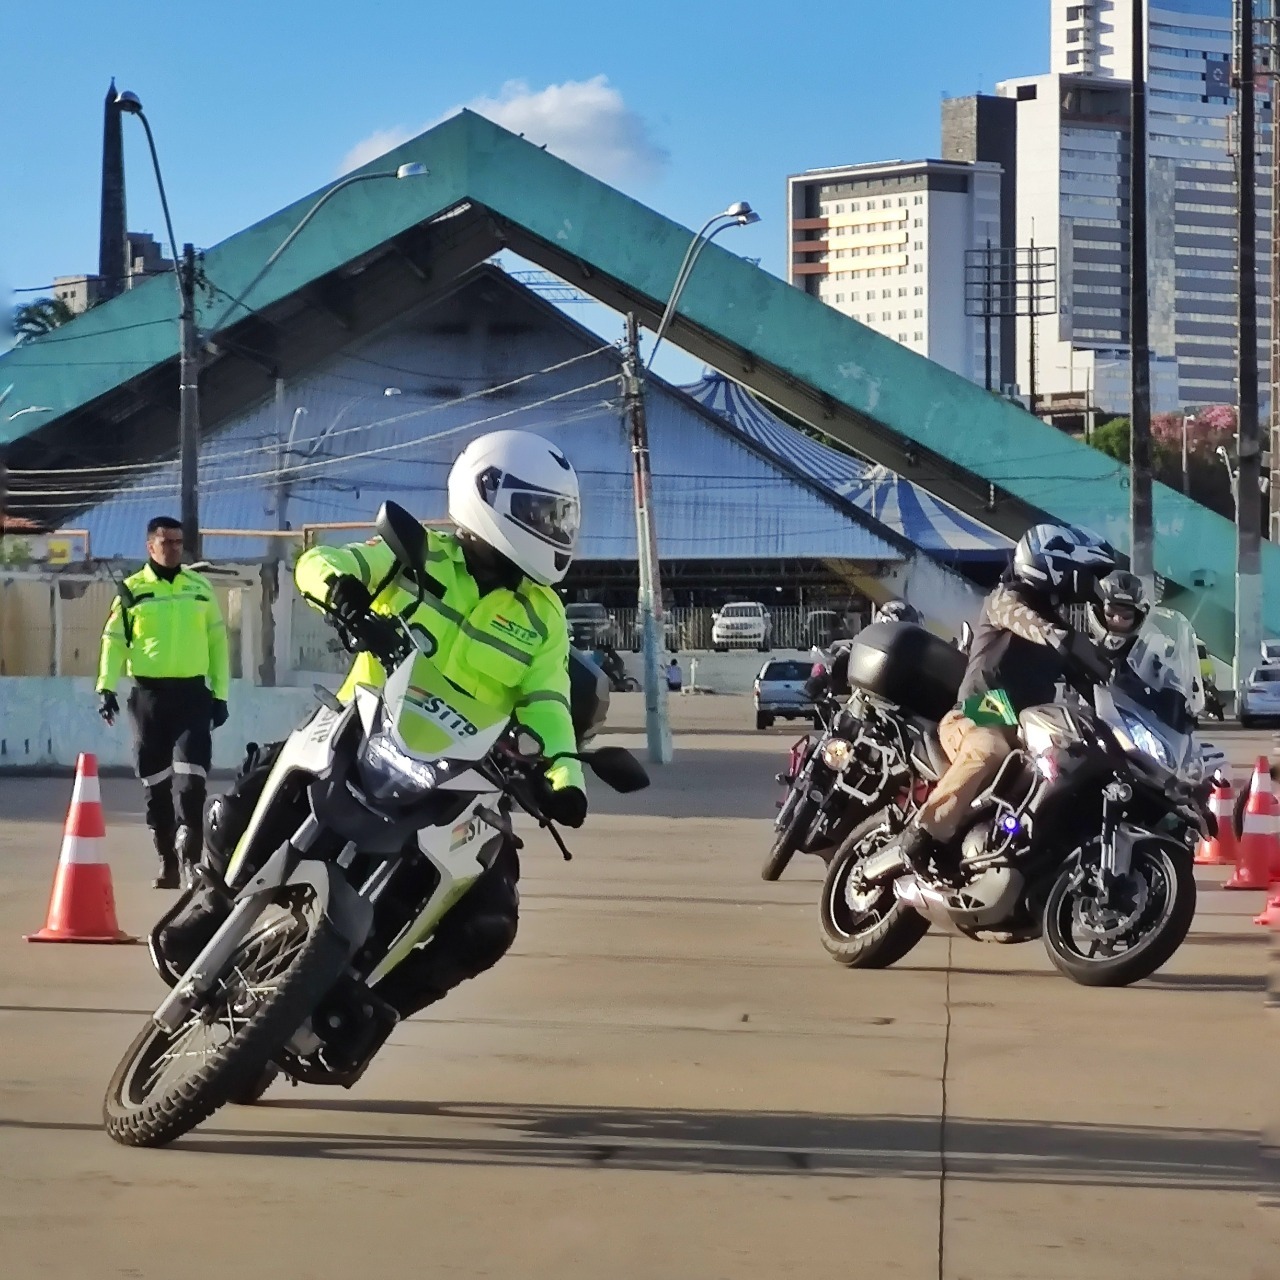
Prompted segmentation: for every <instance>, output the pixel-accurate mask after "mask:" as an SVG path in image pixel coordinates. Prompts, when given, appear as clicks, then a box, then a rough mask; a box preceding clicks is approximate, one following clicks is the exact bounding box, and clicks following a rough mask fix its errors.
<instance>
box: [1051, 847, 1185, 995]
mask: <svg viewBox="0 0 1280 1280" xmlns="http://www.w3.org/2000/svg"><path fill="white" fill-rule="evenodd" d="M1195 912H1196V882H1195V875H1194V873H1193V871H1192V866H1191V859H1190V857H1189V856H1188V855H1187V852H1186V850H1184V849H1182V848H1181V847H1180V846H1177V845H1172V846H1171V845H1169V844H1167V843H1165V842H1164V841H1162V840H1156V839H1151V840H1146V841H1144V842H1143V843H1141V844H1139V845H1137V846H1135V848H1134V850H1133V859H1132V863H1131V866H1130V869H1129V874H1128V875H1127V876H1125V877H1124V878H1123V880H1121V881H1119V882H1118V883H1116V884H1114V885H1112V886H1111V887H1110V888H1108V889H1106V890H1104V889H1103V888H1102V886H1101V872H1100V870H1099V868H1098V867H1097V864H1096V863H1090V862H1085V863H1083V864H1078V865H1075V866H1072V867H1068V868H1067V869H1066V870H1064V871H1063V873H1062V875H1060V876H1059V877H1058V880H1057V882H1056V883H1055V884H1054V886H1053V888H1052V889H1051V890H1050V891H1049V899H1048V901H1047V902H1046V903H1045V909H1044V945H1045V949H1046V950H1047V951H1048V953H1049V959H1050V960H1052V961H1053V963H1054V964H1055V965H1056V966H1057V967H1058V968H1059V969H1060V970H1061V971H1062V972H1063V973H1065V974H1066V975H1067V977H1068V978H1070V979H1071V980H1072V981H1073V982H1078V983H1080V985H1081V986H1085V987H1126V986H1128V985H1129V984H1130V983H1131V982H1139V981H1141V979H1143V978H1148V977H1150V976H1151V975H1152V974H1153V973H1155V971H1156V970H1157V969H1159V968H1160V966H1161V965H1162V964H1164V963H1165V962H1166V961H1167V960H1168V959H1169V958H1170V956H1172V955H1173V953H1174V952H1175V951H1177V949H1178V948H1179V947H1180V946H1181V945H1182V941H1183V939H1184V938H1185V937H1186V936H1187V932H1188V930H1189V929H1190V928H1191V920H1192V917H1194V915H1195Z"/></svg>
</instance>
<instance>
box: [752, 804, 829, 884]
mask: <svg viewBox="0 0 1280 1280" xmlns="http://www.w3.org/2000/svg"><path fill="white" fill-rule="evenodd" d="M817 816H818V805H817V802H816V801H814V800H811V799H810V798H809V797H808V796H807V795H806V796H804V797H803V798H801V799H799V800H797V801H796V802H795V803H794V804H793V805H792V806H791V811H790V813H789V814H788V815H787V818H786V821H784V822H783V823H782V824H781V825H780V826H778V827H777V828H776V830H775V832H774V837H773V844H771V845H770V846H769V853H768V855H767V856H766V857H765V860H764V866H763V867H761V868H760V879H761V880H768V881H770V882H772V881H774V880H776V879H777V878H778V877H779V876H780V875H781V874H782V873H783V872H784V871H785V870H786V869H787V867H788V865H789V864H790V862H791V859H792V858H793V857H794V856H795V854H796V850H798V849H799V848H800V846H801V845H802V844H803V843H804V838H805V836H806V835H808V833H809V828H810V827H811V826H813V820H814V818H816V817H817Z"/></svg>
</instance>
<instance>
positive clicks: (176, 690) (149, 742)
mask: <svg viewBox="0 0 1280 1280" xmlns="http://www.w3.org/2000/svg"><path fill="white" fill-rule="evenodd" d="M129 720H130V723H131V724H132V726H133V746H134V765H135V767H136V769H137V771H138V777H139V778H141V779H142V785H143V787H144V788H145V789H146V793H147V826H148V827H150V828H151V830H152V831H154V832H157V833H158V834H160V835H164V836H172V834H173V832H174V829H175V828H176V827H177V825H178V824H179V823H181V824H182V825H183V826H185V827H190V828H191V829H192V830H193V831H200V830H201V829H202V828H203V824H204V797H205V780H206V779H207V777H208V775H209V766H210V765H211V764H212V762H213V736H212V729H213V695H212V694H211V693H210V692H209V686H208V685H207V684H205V682H204V679H203V678H202V677H199V676H197V677H194V678H193V679H190V680H139V681H138V682H137V683H136V684H135V685H134V688H133V692H132V693H130V694H129ZM175 778H176V779H177V781H178V788H177V791H178V804H177V812H176V813H175V811H174V795H173V793H174V786H173V783H174V779H175Z"/></svg>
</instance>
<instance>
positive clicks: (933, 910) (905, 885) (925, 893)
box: [893, 876, 960, 933]
mask: <svg viewBox="0 0 1280 1280" xmlns="http://www.w3.org/2000/svg"><path fill="white" fill-rule="evenodd" d="M893 896H894V897H895V898H897V899H898V901H899V902H901V903H902V904H903V905H904V906H908V907H910V908H911V909H912V910H913V911H915V912H916V913H917V914H919V915H922V916H924V918H925V919H926V920H928V922H929V923H930V924H931V925H934V926H936V927H937V928H938V929H941V930H943V931H944V932H946V933H959V932H960V930H959V929H958V928H957V926H956V923H955V921H954V920H953V919H952V918H951V912H950V910H948V908H947V900H946V898H945V897H943V895H942V894H941V893H939V892H938V891H937V890H936V889H933V888H930V886H928V885H926V884H921V883H920V881H919V880H918V879H917V878H916V877H915V876H903V877H902V878H901V879H900V880H895V881H894V883H893Z"/></svg>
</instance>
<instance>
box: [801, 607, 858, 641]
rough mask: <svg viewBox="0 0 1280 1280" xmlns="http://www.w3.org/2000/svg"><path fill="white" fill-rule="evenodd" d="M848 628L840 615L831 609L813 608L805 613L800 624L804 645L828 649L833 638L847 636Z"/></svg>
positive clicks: (837, 638)
mask: <svg viewBox="0 0 1280 1280" xmlns="http://www.w3.org/2000/svg"><path fill="white" fill-rule="evenodd" d="M848 635H849V629H848V628H847V627H846V626H845V625H844V623H843V622H842V621H841V618H840V615H839V614H838V613H835V612H834V611H833V610H831V609H815V610H813V612H811V613H807V614H805V617H804V622H803V623H802V624H801V637H802V639H803V641H804V643H805V644H806V645H809V646H811V647H812V646H816V647H817V648H819V649H829V648H830V647H831V642H832V641H833V640H845V639H847V638H848Z"/></svg>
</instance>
